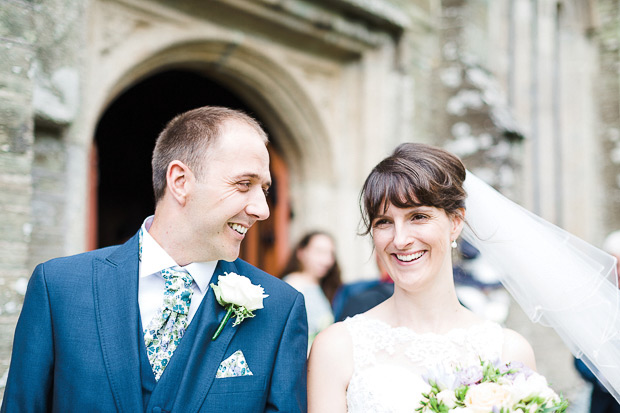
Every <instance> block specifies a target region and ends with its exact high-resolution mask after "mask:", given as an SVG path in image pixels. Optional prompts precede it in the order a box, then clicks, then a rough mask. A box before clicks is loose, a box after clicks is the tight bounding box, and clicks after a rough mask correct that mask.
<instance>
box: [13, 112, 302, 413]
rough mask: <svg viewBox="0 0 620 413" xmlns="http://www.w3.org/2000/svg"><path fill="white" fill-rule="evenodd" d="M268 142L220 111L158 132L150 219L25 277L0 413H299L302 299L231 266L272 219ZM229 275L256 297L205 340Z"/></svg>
mask: <svg viewBox="0 0 620 413" xmlns="http://www.w3.org/2000/svg"><path fill="white" fill-rule="evenodd" d="M266 144H267V136H266V134H265V132H264V131H263V130H262V129H261V127H260V126H259V125H258V123H257V122H256V121H255V120H253V119H252V118H250V117H248V116H247V115H245V114H244V113H241V112H238V111H234V110H230V109H226V108H220V107H202V108H198V109H194V110H191V111H189V112H186V113H183V114H181V115H179V116H177V117H176V118H174V119H173V120H172V121H170V123H168V125H167V126H166V128H165V129H164V130H163V132H162V133H161V134H160V136H159V137H158V139H157V143H156V146H155V150H154V151H153V160H152V166H153V188H154V192H155V199H156V207H155V215H154V216H152V217H149V218H147V219H146V220H145V221H144V223H143V225H142V227H141V228H140V230H139V231H138V233H136V235H135V236H134V237H133V238H131V239H130V240H129V241H127V242H126V243H125V244H124V245H121V246H115V247H109V248H103V249H100V250H96V251H92V252H88V253H85V254H80V255H77V256H73V257H66V258H58V259H54V260H51V261H48V262H46V263H44V264H40V265H39V266H37V268H36V269H35V271H34V273H33V274H32V277H31V279H30V283H29V285H28V291H27V293H26V298H25V300H24V306H23V310H22V313H21V315H20V318H19V322H18V324H17V329H16V331H15V341H14V344H13V355H12V360H11V367H10V371H9V376H8V381H7V385H6V390H5V394H4V401H3V405H2V409H1V411H2V412H42V411H56V412H111V411H119V412H132V413H133V412H140V411H142V412H149V413H150V412H153V413H158V412H188V413H189V412H263V411H268V412H271V411H279V412H283V411H284V412H304V411H306V379H305V362H306V346H307V343H308V340H307V322H306V313H305V309H304V301H303V297H302V295H301V294H299V293H298V292H297V291H295V290H294V289H293V288H291V287H289V286H288V285H286V284H285V283H284V282H281V281H280V280H278V279H276V278H274V277H272V276H270V275H268V274H266V273H264V272H262V271H260V270H258V269H257V268H255V267H253V266H251V265H249V264H247V263H245V262H244V261H241V260H240V259H237V257H238V255H239V248H240V244H241V241H242V240H243V238H244V236H245V233H246V231H248V230H249V229H250V227H251V226H252V225H253V224H254V223H256V222H257V221H259V220H264V219H266V218H267V217H268V216H269V209H268V207H267V202H266V198H265V193H266V191H267V189H268V188H269V185H270V183H271V178H270V174H269V155H268V152H267V148H266ZM119 167H121V168H122V165H119ZM127 179H131V177H127ZM230 273H236V274H239V275H241V276H245V277H247V278H248V279H249V281H250V282H251V283H252V284H254V285H256V286H257V285H260V286H261V287H262V288H263V289H264V294H265V295H266V296H267V297H265V298H264V299H263V305H264V308H259V309H257V310H254V317H253V318H245V320H244V321H243V322H242V323H241V324H239V325H236V326H234V327H233V325H232V324H233V320H234V319H233V320H230V321H228V322H227V323H226V324H225V325H224V328H223V329H222V331H221V333H220V334H219V335H218V336H217V338H215V340H213V339H212V338H213V337H214V335H215V332H216V330H217V329H218V326H219V325H220V323H221V321H222V320H223V319H224V317H225V315H226V309H225V308H224V307H223V306H222V305H221V304H220V303H219V302H218V300H216V297H215V294H214V292H213V291H212V290H213V288H211V287H210V285H211V283H213V284H217V283H218V279H219V277H218V276H224V275H225V274H230ZM227 280H233V281H235V280H237V281H239V280H240V279H239V278H238V277H236V276H232V277H229V278H227ZM241 280H243V279H241ZM244 281H247V280H244ZM224 283H225V281H222V282H221V283H220V287H222V284H224ZM228 284H231V283H230V281H228ZM248 286H249V282H247V283H246V284H245V285H244V284H243V283H241V282H239V283H237V284H234V283H233V284H232V292H233V294H237V295H239V293H241V292H245V291H246V290H247V289H252V288H253V289H256V288H257V287H251V286H249V287H248ZM261 297H262V295H261ZM259 298H260V297H259Z"/></svg>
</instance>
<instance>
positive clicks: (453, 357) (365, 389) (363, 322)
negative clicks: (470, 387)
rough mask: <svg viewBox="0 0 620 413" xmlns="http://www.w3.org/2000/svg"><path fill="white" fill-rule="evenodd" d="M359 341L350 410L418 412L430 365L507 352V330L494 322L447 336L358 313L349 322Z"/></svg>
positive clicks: (466, 362)
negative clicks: (399, 325) (505, 345)
mask: <svg viewBox="0 0 620 413" xmlns="http://www.w3.org/2000/svg"><path fill="white" fill-rule="evenodd" d="M344 323H345V325H346V326H347V329H348V331H349V333H350V334H351V339H352V342H353V375H352V376H351V381H350V382H349V386H348V388H347V407H348V412H349V413H360V412H373V413H396V412H407V413H412V412H415V409H416V408H417V407H419V401H420V398H421V394H422V393H423V392H426V391H428V390H429V386H428V384H426V383H425V381H424V380H423V379H422V374H424V373H425V372H426V371H427V369H430V368H433V367H435V366H436V365H438V364H442V365H444V366H446V367H449V368H450V369H452V368H454V367H457V366H463V367H466V366H469V365H473V364H475V363H479V362H480V358H483V359H490V360H493V359H498V358H500V356H501V350H502V344H503V330H502V328H501V327H500V325H499V324H497V323H493V322H490V321H487V322H482V323H480V324H476V325H474V326H472V327H469V328H467V329H464V328H458V329H454V330H451V331H449V332H448V333H446V334H433V333H426V334H418V333H415V332H414V331H413V330H410V329H408V328H406V327H392V326H390V325H388V324H386V323H384V322H383V321H380V320H377V319H373V318H370V317H367V316H365V315H363V314H360V315H356V316H355V317H353V318H348V319H346V320H345V321H344Z"/></svg>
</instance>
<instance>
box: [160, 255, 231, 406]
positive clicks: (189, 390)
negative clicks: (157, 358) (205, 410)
mask: <svg viewBox="0 0 620 413" xmlns="http://www.w3.org/2000/svg"><path fill="white" fill-rule="evenodd" d="M236 271H237V269H236V267H235V264H234V263H229V262H226V261H219V262H218V265H217V267H216V268H215V271H214V272H213V276H212V277H211V283H214V284H217V281H218V280H217V278H218V276H219V275H223V274H224V272H236ZM196 315H198V316H199V317H196V316H195V317H194V319H193V320H192V325H193V326H192V325H190V328H191V327H193V328H195V329H197V331H195V333H196V334H195V336H194V340H193V343H191V345H192V349H191V352H190V355H189V358H188V360H187V366H186V369H185V374H184V375H183V379H182V382H181V385H180V386H179V388H178V394H177V398H176V401H175V409H173V411H177V410H179V411H186V412H197V411H198V410H199V409H200V407H201V406H202V404H203V402H204V399H205V398H206V397H207V393H208V391H209V388H210V387H211V384H212V383H213V380H214V379H215V375H216V373H217V369H218V367H219V365H220V362H221V361H222V360H223V359H224V353H225V352H226V349H227V348H228V345H229V343H230V341H231V340H232V338H233V336H234V335H235V333H236V331H237V327H235V328H233V327H232V323H233V321H232V320H229V321H228V323H226V326H225V327H224V329H223V330H222V332H221V334H220V335H219V337H218V338H217V339H216V340H215V341H212V340H211V338H212V337H213V334H214V333H215V331H216V330H217V328H218V326H219V324H220V322H221V321H222V320H223V319H224V316H225V315H226V310H225V309H224V307H222V306H221V305H220V304H219V303H218V302H217V300H216V299H215V294H214V293H213V291H212V288H211V287H210V286H209V291H208V292H207V295H206V296H205V297H204V298H203V301H202V303H201V305H200V309H199V310H198V313H197V314H196ZM194 323H196V324H195V325H194ZM183 344H187V345H190V343H189V342H188V343H184V342H183V341H181V345H183ZM164 374H165V373H164Z"/></svg>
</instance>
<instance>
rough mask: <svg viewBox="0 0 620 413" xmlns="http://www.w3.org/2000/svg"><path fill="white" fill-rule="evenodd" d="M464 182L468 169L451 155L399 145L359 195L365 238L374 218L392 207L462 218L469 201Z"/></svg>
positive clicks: (416, 145)
mask: <svg viewBox="0 0 620 413" xmlns="http://www.w3.org/2000/svg"><path fill="white" fill-rule="evenodd" d="M463 181H465V166H464V165H463V162H461V160H460V159H459V158H458V157H457V156H455V155H453V154H451V153H450V152H448V151H445V150H443V149H441V148H437V147H435V146H431V145H425V144H422V143H403V144H401V145H399V146H398V147H397V148H396V149H395V150H394V153H392V155H390V156H388V157H387V158H385V159H384V160H382V161H381V162H379V164H378V165H377V166H375V167H374V169H373V170H372V172H370V175H368V178H366V182H364V186H363V187H362V192H361V194H360V206H361V210H362V220H363V223H364V232H363V235H366V234H369V233H370V232H371V229H372V223H373V222H374V220H375V218H376V217H377V216H379V215H382V214H384V213H385V211H387V209H388V208H389V206H390V205H394V206H395V207H397V208H411V207H415V206H431V207H435V208H439V209H443V210H444V211H445V212H446V213H447V214H448V215H455V214H460V211H459V208H465V198H467V194H466V192H465V190H464V189H463Z"/></svg>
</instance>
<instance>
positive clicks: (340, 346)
mask: <svg viewBox="0 0 620 413" xmlns="http://www.w3.org/2000/svg"><path fill="white" fill-rule="evenodd" d="M315 346H317V347H319V348H323V347H326V348H330V349H333V350H334V351H338V350H343V351H349V350H350V349H351V335H350V334H349V331H348V329H347V326H346V321H339V322H337V323H334V324H332V325H330V326H329V327H327V328H326V329H324V330H323V331H321V332H320V333H319V334H318V335H317V337H316V338H315V339H314V342H313V343H312V350H314V348H315Z"/></svg>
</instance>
